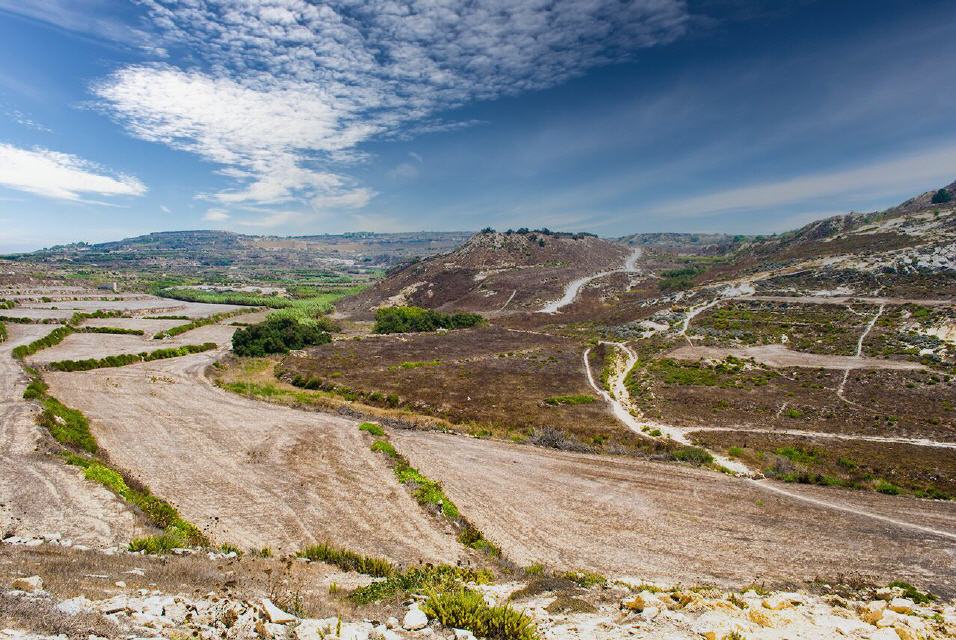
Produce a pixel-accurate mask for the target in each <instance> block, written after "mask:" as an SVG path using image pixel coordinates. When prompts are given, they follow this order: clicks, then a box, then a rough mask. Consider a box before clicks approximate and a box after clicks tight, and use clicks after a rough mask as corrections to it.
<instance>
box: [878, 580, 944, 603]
mask: <svg viewBox="0 0 956 640" xmlns="http://www.w3.org/2000/svg"><path fill="white" fill-rule="evenodd" d="M886 586H888V587H891V588H894V587H895V588H897V589H902V590H903V597H904V598H909V599H910V600H912V601H913V602H915V603H916V604H929V603H931V602H934V601H935V600H936V596H934V595H933V594H932V593H929V592H927V591H920V590H919V589H917V588H916V587H914V586H913V585H911V584H910V583H909V582H903V581H902V580H894V581H893V582H891V583H889V584H888V585H886Z"/></svg>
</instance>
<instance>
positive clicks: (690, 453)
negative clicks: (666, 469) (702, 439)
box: [671, 447, 714, 464]
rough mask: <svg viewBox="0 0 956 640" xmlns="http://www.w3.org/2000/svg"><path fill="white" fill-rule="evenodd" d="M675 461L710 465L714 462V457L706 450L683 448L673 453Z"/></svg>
mask: <svg viewBox="0 0 956 640" xmlns="http://www.w3.org/2000/svg"><path fill="white" fill-rule="evenodd" d="M671 456H672V457H673V458H674V460H678V461H680V462H690V463H692V464H710V463H711V462H713V461H714V456H712V455H710V453H708V452H707V450H706V449H701V448H700V447H681V448H680V449H674V450H673V451H672V452H671Z"/></svg>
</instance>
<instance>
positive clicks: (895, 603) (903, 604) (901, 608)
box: [886, 598, 916, 613]
mask: <svg viewBox="0 0 956 640" xmlns="http://www.w3.org/2000/svg"><path fill="white" fill-rule="evenodd" d="M886 606H887V607H889V608H890V609H892V610H893V611H895V612H896V613H913V607H915V606H916V603H915V602H913V601H912V600H910V599H909V598H893V599H892V600H890V603H889V604H888V605H886Z"/></svg>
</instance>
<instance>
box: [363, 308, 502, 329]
mask: <svg viewBox="0 0 956 640" xmlns="http://www.w3.org/2000/svg"><path fill="white" fill-rule="evenodd" d="M484 322H485V319H484V318H483V317H481V316H480V315H479V314H477V313H453V314H448V313H442V312H440V311H435V310H434V309H423V308H421V307H382V308H381V309H378V310H377V311H376V312H375V327H374V328H373V331H374V332H375V333H420V332H423V331H436V330H438V329H464V328H467V327H474V326H477V325H480V324H483V323H484Z"/></svg>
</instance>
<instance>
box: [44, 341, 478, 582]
mask: <svg viewBox="0 0 956 640" xmlns="http://www.w3.org/2000/svg"><path fill="white" fill-rule="evenodd" d="M97 335H98V334H97ZM217 355H218V354H217V353H215V352H206V353H202V354H197V355H195V356H185V357H181V358H174V359H170V360H163V361H156V362H150V363H144V364H135V365H130V366H126V367H120V368H114V369H97V370H93V371H88V372H83V373H53V372H51V373H48V374H47V375H46V376H45V377H46V379H47V381H48V383H49V384H50V388H51V391H52V393H53V394H54V395H55V396H56V397H58V398H59V399H60V400H62V401H63V402H65V403H67V404H68V405H70V406H74V407H76V408H78V409H80V410H81V411H83V412H84V413H85V414H86V415H87V416H88V417H89V418H90V423H91V428H92V430H93V433H94V434H95V435H96V437H97V439H98V440H99V442H100V444H101V445H102V446H103V447H104V448H105V449H106V450H107V451H108V452H109V454H110V458H111V459H112V460H113V461H114V462H115V463H116V464H117V465H119V466H120V467H123V468H125V469H129V470H130V471H132V472H133V474H134V475H135V476H137V477H138V478H140V479H141V480H143V481H144V482H145V483H146V484H147V485H148V486H149V487H150V488H151V489H153V491H155V492H156V493H157V494H158V495H161V496H163V497H164V498H166V499H168V500H169V501H170V502H172V503H173V504H175V505H176V506H177V507H178V508H179V509H180V510H181V512H182V513H183V515H184V516H185V517H186V518H187V519H188V520H190V521H192V522H195V523H196V524H197V525H198V526H200V527H201V528H203V529H204V530H205V531H207V532H208V533H209V535H210V537H211V538H212V539H213V540H215V541H219V542H230V543H232V544H236V545H239V546H240V547H241V548H245V549H248V548H252V547H255V548H261V547H263V546H270V547H272V548H273V549H275V550H276V551H281V552H290V551H296V550H299V549H301V548H302V547H303V546H305V545H306V544H310V543H313V542H318V541H332V542H335V543H336V544H340V545H343V546H346V547H349V548H352V549H355V550H357V551H361V552H363V553H369V554H377V555H385V556H386V557H389V558H391V559H393V560H396V561H401V562H415V561H418V560H422V561H432V562H434V561H445V562H452V563H454V562H455V561H457V560H458V559H459V558H460V557H461V547H460V545H459V544H458V543H457V541H456V540H455V538H454V536H453V535H452V534H451V533H449V532H446V531H443V530H440V529H439V528H438V527H437V525H436V524H435V523H434V522H433V521H432V519H431V518H430V517H428V516H427V515H426V514H425V513H424V512H423V511H422V509H421V508H420V507H419V506H418V504H417V503H415V502H414V500H413V499H412V498H411V497H410V496H409V494H408V492H407V491H406V490H405V489H404V488H402V487H401V486H400V485H399V484H398V482H397V481H396V480H395V477H394V474H393V473H392V472H391V470H389V469H388V467H387V466H386V464H385V463H384V461H383V460H381V459H380V458H379V457H378V456H376V454H374V453H372V452H371V451H370V450H369V444H370V441H369V439H368V436H367V435H366V434H364V433H362V432H360V431H359V430H358V429H357V428H356V426H357V422H356V421H355V420H350V419H345V418H342V417H339V416H333V415H328V414H322V413H313V412H306V411H298V410H295V409H289V408H285V407H280V406H276V405H271V404H268V403H263V402H258V401H255V400H250V399H247V398H243V397H241V396H237V395H234V394H231V393H227V392H225V391H222V390H220V389H218V388H216V387H215V386H213V385H212V384H211V383H209V381H208V380H207V379H206V378H205V376H204V371H205V368H206V367H207V366H208V365H209V364H211V363H212V362H213V361H214V359H215V357H216V356H217Z"/></svg>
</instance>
